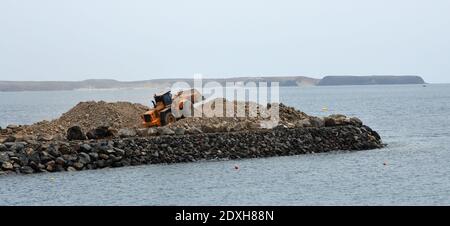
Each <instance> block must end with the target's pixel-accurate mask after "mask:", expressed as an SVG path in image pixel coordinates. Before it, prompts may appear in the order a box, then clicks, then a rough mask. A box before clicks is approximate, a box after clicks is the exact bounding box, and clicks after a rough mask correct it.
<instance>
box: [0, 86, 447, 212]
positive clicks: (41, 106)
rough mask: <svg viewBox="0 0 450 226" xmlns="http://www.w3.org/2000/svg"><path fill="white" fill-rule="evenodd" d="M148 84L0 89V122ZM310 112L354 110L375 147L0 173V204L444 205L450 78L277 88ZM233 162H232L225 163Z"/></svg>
mask: <svg viewBox="0 0 450 226" xmlns="http://www.w3.org/2000/svg"><path fill="white" fill-rule="evenodd" d="M155 91H156V90H154V89H118V90H78V91H51V92H0V126H2V127H5V126H6V125H8V124H31V123H34V122H37V121H41V120H51V119H55V118H57V117H59V116H60V115H61V114H62V113H64V112H66V111H68V110H69V109H70V108H71V107H73V106H74V105H76V104H77V103H78V102H80V101H88V100H104V101H131V102H137V103H142V104H146V105H150V101H151V99H152V95H153V93H155ZM280 100H281V102H283V103H285V104H287V105H290V106H294V107H295V108H297V109H300V110H302V111H304V112H306V113H308V114H311V115H318V116H326V115H330V114H345V115H349V116H355V117H359V118H360V119H362V120H363V121H364V123H365V124H366V125H368V126H370V127H371V128H372V129H374V130H376V131H377V132H378V133H379V134H380V135H381V137H382V139H383V141H384V143H386V144H387V146H386V147H385V148H382V149H376V150H368V151H359V152H348V151H337V152H332V153H325V154H308V155H298V156H288V157H271V158H258V159H244V160H226V161H199V162H194V163H179V164H157V165H143V166H134V167H123V168H111V169H101V170H90V171H80V172H62V173H43V174H34V175H7V176H0V205H87V206H90V205H138V206H139V205H232V206H241V205H269V206H280V205H293V206H299V205H300V206H302V205H325V206H328V205H450V116H449V113H450V85H448V84H429V85H379V86H335V87H333V86H330V87H285V88H281V90H280ZM235 165H238V166H239V170H236V169H235Z"/></svg>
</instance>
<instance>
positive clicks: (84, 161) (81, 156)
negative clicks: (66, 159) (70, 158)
mask: <svg viewBox="0 0 450 226" xmlns="http://www.w3.org/2000/svg"><path fill="white" fill-rule="evenodd" d="M78 161H79V162H80V163H82V164H88V163H90V162H91V157H90V156H89V154H86V153H84V152H81V153H80V154H79V160H78Z"/></svg>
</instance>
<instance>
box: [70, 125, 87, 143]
mask: <svg viewBox="0 0 450 226" xmlns="http://www.w3.org/2000/svg"><path fill="white" fill-rule="evenodd" d="M67 140H86V136H85V135H84V133H83V130H82V129H81V127H79V126H72V127H70V128H69V129H68V130H67Z"/></svg>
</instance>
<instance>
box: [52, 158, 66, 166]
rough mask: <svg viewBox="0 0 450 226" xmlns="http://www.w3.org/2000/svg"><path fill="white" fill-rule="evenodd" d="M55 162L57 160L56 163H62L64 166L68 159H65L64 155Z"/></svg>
mask: <svg viewBox="0 0 450 226" xmlns="http://www.w3.org/2000/svg"><path fill="white" fill-rule="evenodd" d="M55 162H56V164H58V165H62V166H64V165H65V164H66V160H64V158H62V157H58V158H56V160H55Z"/></svg>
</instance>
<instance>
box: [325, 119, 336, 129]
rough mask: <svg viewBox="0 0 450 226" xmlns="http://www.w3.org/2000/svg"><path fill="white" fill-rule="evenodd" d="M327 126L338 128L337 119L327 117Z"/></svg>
mask: <svg viewBox="0 0 450 226" xmlns="http://www.w3.org/2000/svg"><path fill="white" fill-rule="evenodd" d="M325 126H326V127H332V126H336V119H335V118H332V117H325Z"/></svg>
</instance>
